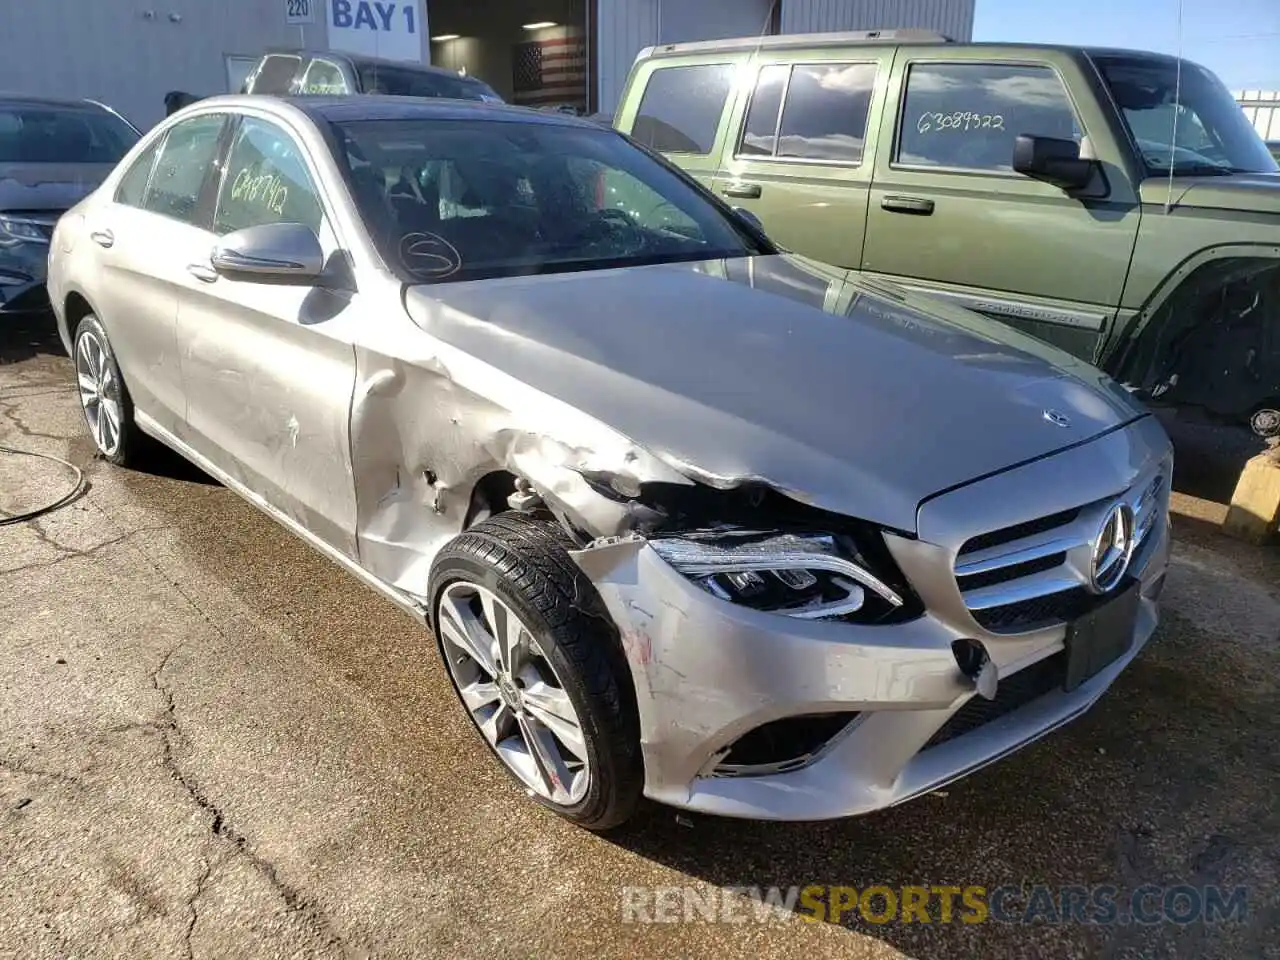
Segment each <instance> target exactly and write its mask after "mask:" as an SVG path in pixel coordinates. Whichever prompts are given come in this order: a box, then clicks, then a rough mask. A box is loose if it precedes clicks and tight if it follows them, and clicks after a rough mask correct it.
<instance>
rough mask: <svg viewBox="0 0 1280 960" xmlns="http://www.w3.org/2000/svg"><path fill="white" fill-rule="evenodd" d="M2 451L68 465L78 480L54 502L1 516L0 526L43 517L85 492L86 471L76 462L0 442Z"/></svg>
mask: <svg viewBox="0 0 1280 960" xmlns="http://www.w3.org/2000/svg"><path fill="white" fill-rule="evenodd" d="M0 453H13V454H17V455H18V456H20V457H38V458H40V459H41V460H50V461H52V462H54V463H57V464H60V465H61V466H64V467H66V468H67V469H68V470H70V471H71V472H72V473H74V474H75V477H76V482H75V485H74V486H73V487H72V488H71V490H70V491H69V492H67V493H65V494H63V495H62V496H61V497H59V498H58V499H57V500H54V501H53V502H52V503H50V504H47V505H45V506H43V507H37V508H36V509H35V510H27V511H24V512H23V513H18V514H15V515H13V516H11V517H6V516H0V527H5V526H8V525H9V524H11V523H25V522H26V521H28V520H34V519H36V517H43V516H44V515H45V514H46V513H53V511H55V510H61V509H62V508H63V507H65V506H66V505H67V504H69V503H72V502H74V501H75V500H77V499H79V498H80V496H81V495H82V494H83V493H84V491H85V488H86V486H87V484H86V483H85V479H84V471H82V470H81V469H80V468H79V467H77V466H76V465H75V464H74V463H69V462H67V461H66V460H63V459H62V458H61V457H54V456H50V455H49V454H47V453H36V452H35V451H33V450H19V449H17V448H16V447H6V446H4V445H3V444H0Z"/></svg>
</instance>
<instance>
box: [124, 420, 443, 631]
mask: <svg viewBox="0 0 1280 960" xmlns="http://www.w3.org/2000/svg"><path fill="white" fill-rule="evenodd" d="M133 419H134V422H135V423H136V424H137V425H138V427H139V429H141V430H142V432H143V433H145V434H147V435H148V436H151V437H154V438H155V439H157V440H159V441H160V442H161V443H163V444H164V445H165V446H166V447H169V448H170V449H171V450H173V451H174V452H175V453H177V454H178V455H179V456H181V457H183V458H185V459H187V460H190V461H191V462H192V463H194V464H195V465H196V466H197V467H199V468H200V469H201V470H203V471H204V472H205V473H207V474H209V476H211V477H213V478H214V479H215V480H217V481H218V482H219V483H221V484H222V485H223V486H225V487H226V488H227V489H229V490H231V491H232V492H233V493H235V494H237V495H239V496H240V497H242V498H243V499H245V500H247V501H248V502H249V503H250V504H252V505H253V506H255V507H257V508H258V509H259V510H261V511H262V512H263V513H265V514H266V515H267V516H269V517H270V518H271V519H272V520H274V521H275V522H276V523H278V524H280V526H282V527H284V528H285V529H286V530H288V531H289V532H290V533H292V534H293V535H294V536H296V537H298V538H299V539H300V540H302V541H304V542H306V543H307V544H309V545H310V546H311V547H313V548H314V549H315V550H317V551H319V552H320V553H322V554H323V555H324V556H326V557H328V558H329V559H330V560H332V561H333V562H334V563H336V564H338V565H339V566H340V567H342V568H343V569H345V570H346V571H347V572H348V573H350V574H352V575H353V576H355V577H357V578H358V579H359V580H360V581H361V582H363V583H364V585H365V586H367V587H372V588H373V589H375V590H377V591H378V592H379V593H381V594H382V595H383V596H384V597H386V598H387V599H388V600H390V601H391V602H392V603H394V604H395V605H396V606H398V607H399V608H400V609H401V610H403V611H404V612H405V613H407V614H409V615H410V616H411V617H413V618H414V619H415V620H417V621H418V622H419V623H422V624H424V625H425V624H426V623H427V609H426V607H425V606H423V605H422V603H421V602H420V601H419V600H418V599H416V598H415V597H413V596H412V595H410V594H407V593H404V592H403V591H400V590H397V589H396V588H395V587H392V586H390V585H388V584H386V583H383V582H382V581H381V580H379V579H378V578H377V577H375V576H374V575H373V574H371V573H370V572H369V571H368V570H366V569H364V567H362V566H360V564H359V563H357V562H356V561H354V560H352V559H351V558H350V557H348V556H346V555H344V554H343V553H341V552H340V551H338V550H336V549H334V547H333V546H331V545H330V544H328V543H325V541H323V540H321V539H320V538H319V537H317V536H316V535H315V534H313V533H312V532H311V531H310V530H307V529H306V528H305V527H303V526H302V525H300V524H299V523H298V522H297V521H296V520H293V519H291V518H289V517H288V516H286V515H285V514H283V513H281V512H280V511H279V510H277V509H276V508H275V507H273V506H272V505H271V504H269V503H268V502H267V501H266V500H265V499H264V498H263V497H261V496H260V495H258V494H256V493H254V492H253V491H252V490H250V489H249V488H248V487H245V486H244V485H243V484H241V483H238V482H237V481H235V480H233V479H232V478H231V477H229V476H228V475H227V474H226V473H225V472H223V471H222V470H220V469H218V468H217V467H215V466H214V465H213V464H212V463H211V462H210V461H209V460H208V459H207V458H205V457H203V456H201V455H200V454H198V453H196V451H194V450H192V449H191V448H190V447H189V446H187V445H186V444H185V443H183V442H182V441H181V440H179V439H178V438H177V437H175V436H174V435H173V434H172V433H170V432H169V431H168V430H166V429H165V428H164V427H162V426H160V424H158V423H156V421H155V420H153V419H151V417H149V416H147V415H146V414H145V413H143V412H142V411H141V410H138V409H135V410H134V412H133Z"/></svg>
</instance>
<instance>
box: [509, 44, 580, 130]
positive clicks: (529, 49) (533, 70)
mask: <svg viewBox="0 0 1280 960" xmlns="http://www.w3.org/2000/svg"><path fill="white" fill-rule="evenodd" d="M514 54H515V56H514V57H513V58H512V61H513V71H514V75H513V77H512V81H513V82H512V87H513V88H514V91H515V102H516V103H520V104H524V105H525V106H530V107H540V106H546V105H549V104H553V103H567V104H571V105H572V106H575V107H577V108H578V109H579V110H586V108H587V44H586V37H585V35H584V34H583V32H582V31H581V30H579V29H577V28H573V27H558V28H554V29H551V30H547V31H546V34H545V35H544V36H543V37H542V38H541V39H538V40H533V41H530V42H529V43H518V44H516V47H515V50H514Z"/></svg>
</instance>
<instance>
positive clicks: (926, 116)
mask: <svg viewBox="0 0 1280 960" xmlns="http://www.w3.org/2000/svg"><path fill="white" fill-rule="evenodd" d="M1003 129H1004V117H1003V116H1001V115H1000V114H998V113H971V112H970V111H968V110H957V111H955V112H954V113H922V114H920V119H919V120H917V121H916V130H917V131H919V132H920V133H929V132H930V131H935V130H960V131H972V130H1003Z"/></svg>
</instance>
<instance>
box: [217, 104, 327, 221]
mask: <svg viewBox="0 0 1280 960" xmlns="http://www.w3.org/2000/svg"><path fill="white" fill-rule="evenodd" d="M321 219H322V214H321V206H320V198H319V196H318V195H317V193H316V188H315V184H314V182H313V181H312V179H311V175H310V174H309V173H308V172H307V165H306V162H305V160H304V159H303V156H302V151H301V150H300V149H299V148H298V146H297V144H296V143H295V142H294V140H293V138H292V137H290V136H289V135H288V134H286V133H285V132H284V131H283V130H281V129H280V128H279V127H277V126H275V125H274V124H271V123H267V122H266V121H264V120H258V119H256V118H254V117H245V118H244V120H243V121H242V122H241V124H240V130H239V132H237V133H236V138H235V143H234V144H232V147H231V152H230V153H229V154H228V156H227V164H226V172H225V173H224V174H223V176H222V189H221V190H220V191H219V193H218V205H217V209H216V211H215V213H214V217H213V227H214V231H215V232H217V233H219V234H224V233H231V232H232V231H234V230H243V229H245V228H246V227H257V226H261V225H262V224H266V223H304V224H306V225H307V226H308V227H310V228H311V229H312V230H315V231H317V232H318V231H319V229H320V221H321Z"/></svg>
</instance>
